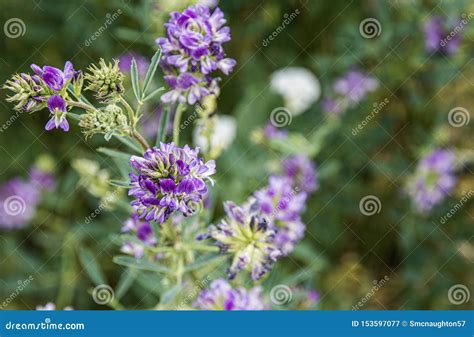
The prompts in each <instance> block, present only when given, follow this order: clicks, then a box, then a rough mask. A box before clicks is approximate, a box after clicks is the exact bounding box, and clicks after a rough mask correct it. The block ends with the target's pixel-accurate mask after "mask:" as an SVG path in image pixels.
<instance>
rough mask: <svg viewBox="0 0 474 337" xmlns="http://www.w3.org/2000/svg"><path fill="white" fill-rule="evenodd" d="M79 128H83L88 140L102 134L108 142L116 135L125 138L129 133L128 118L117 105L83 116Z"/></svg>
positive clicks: (92, 111)
mask: <svg viewBox="0 0 474 337" xmlns="http://www.w3.org/2000/svg"><path fill="white" fill-rule="evenodd" d="M79 126H80V127H82V129H83V132H84V134H85V136H86V138H89V137H91V136H93V135H94V134H97V133H101V134H105V136H104V137H105V139H106V140H109V139H110V138H111V137H112V136H113V135H114V134H115V135H118V136H123V135H126V134H128V131H129V126H128V122H127V117H126V116H125V115H124V113H123V111H122V109H121V108H120V107H119V106H117V105H115V104H109V105H107V106H106V107H105V108H104V109H94V110H89V111H87V113H85V114H83V115H81V120H80V121H79Z"/></svg>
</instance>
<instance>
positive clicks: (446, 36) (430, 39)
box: [423, 15, 464, 55]
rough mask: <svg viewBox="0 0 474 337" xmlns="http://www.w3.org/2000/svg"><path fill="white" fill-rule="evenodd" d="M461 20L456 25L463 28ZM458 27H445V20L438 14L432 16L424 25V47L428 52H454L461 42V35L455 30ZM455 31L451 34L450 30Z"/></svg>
mask: <svg viewBox="0 0 474 337" xmlns="http://www.w3.org/2000/svg"><path fill="white" fill-rule="evenodd" d="M463 25H464V22H463V20H461V22H460V23H459V25H458V27H460V29H462V28H463ZM458 27H447V25H446V20H444V19H443V18H441V17H440V16H436V15H435V16H432V17H431V18H430V19H429V20H428V21H427V22H426V23H425V25H424V27H423V28H424V29H423V30H424V33H425V47H426V50H427V51H428V52H430V53H431V52H439V53H443V54H447V55H452V54H455V53H456V52H457V51H458V49H459V45H460V44H461V40H462V38H461V35H460V34H459V32H457V31H456V30H455V28H458ZM453 31H454V32H455V34H454V36H451V35H452V34H451V32H453Z"/></svg>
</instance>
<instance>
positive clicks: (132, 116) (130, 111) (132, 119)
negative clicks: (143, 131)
mask: <svg viewBox="0 0 474 337" xmlns="http://www.w3.org/2000/svg"><path fill="white" fill-rule="evenodd" d="M120 103H122V105H123V106H124V107H125V109H127V112H128V119H129V120H130V125H131V126H132V127H133V129H135V113H134V112H133V109H132V107H131V106H130V104H128V102H127V101H126V100H125V98H123V97H120Z"/></svg>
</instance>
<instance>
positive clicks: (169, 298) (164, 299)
mask: <svg viewBox="0 0 474 337" xmlns="http://www.w3.org/2000/svg"><path fill="white" fill-rule="evenodd" d="M181 290H183V286H182V285H181V284H177V285H175V286H174V287H172V288H171V289H170V290H168V291H166V292H165V293H163V295H162V296H161V298H160V304H162V305H166V304H170V303H173V301H174V300H175V299H176V296H178V294H179V293H180V292H181Z"/></svg>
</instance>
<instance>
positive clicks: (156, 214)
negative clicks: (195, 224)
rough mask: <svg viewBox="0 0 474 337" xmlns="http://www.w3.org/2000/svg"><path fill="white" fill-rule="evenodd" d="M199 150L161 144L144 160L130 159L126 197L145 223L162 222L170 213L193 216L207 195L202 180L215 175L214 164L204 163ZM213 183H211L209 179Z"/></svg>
mask: <svg viewBox="0 0 474 337" xmlns="http://www.w3.org/2000/svg"><path fill="white" fill-rule="evenodd" d="M198 153H199V150H198V149H194V150H193V149H191V148H190V147H189V146H187V145H185V146H184V147H183V148H180V147H177V146H175V145H174V143H170V144H164V143H161V144H160V147H159V148H157V147H153V148H152V149H148V150H146V152H145V154H144V156H143V157H138V156H132V157H131V158H130V165H131V167H132V168H134V169H135V170H136V173H130V180H131V189H130V190H129V195H132V196H134V197H135V198H136V199H135V200H133V201H132V206H134V207H135V208H136V212H137V214H138V215H139V216H140V217H141V218H145V219H146V220H147V221H150V220H155V221H157V222H158V223H159V224H162V223H163V222H165V221H166V220H167V219H168V218H169V216H170V215H171V214H172V213H173V212H181V213H182V214H183V215H185V216H187V215H190V214H193V213H194V212H195V211H196V210H197V209H198V208H199V205H200V203H201V202H202V199H203V196H204V195H205V194H206V192H207V186H206V183H205V180H211V178H210V176H211V175H213V174H214V173H215V172H216V168H215V162H214V161H213V160H210V161H208V162H204V161H203V160H202V159H201V158H199V157H198ZM211 182H212V180H211Z"/></svg>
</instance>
